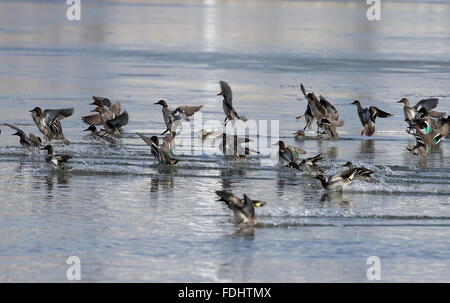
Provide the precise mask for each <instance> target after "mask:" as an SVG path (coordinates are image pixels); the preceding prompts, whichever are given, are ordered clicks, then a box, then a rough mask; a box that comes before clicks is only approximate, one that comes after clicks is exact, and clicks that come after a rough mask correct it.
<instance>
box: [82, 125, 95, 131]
mask: <svg viewBox="0 0 450 303" xmlns="http://www.w3.org/2000/svg"><path fill="white" fill-rule="evenodd" d="M84 131H91V132H96V131H97V127H95V126H94V125H91V126H89V127H88V128H86V129H85V130H84Z"/></svg>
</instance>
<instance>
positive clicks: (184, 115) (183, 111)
mask: <svg viewBox="0 0 450 303" xmlns="http://www.w3.org/2000/svg"><path fill="white" fill-rule="evenodd" d="M153 104H158V105H161V106H162V114H163V119H164V123H165V124H166V130H165V131H164V132H163V133H162V134H161V135H164V134H165V133H167V132H169V133H170V132H175V131H176V129H177V127H178V126H179V125H180V124H181V122H182V121H189V118H188V117H190V116H192V115H194V114H195V113H196V112H198V111H199V110H200V109H201V108H202V107H203V105H198V106H186V105H183V106H179V107H177V108H176V109H175V110H173V111H172V110H170V109H169V106H168V105H167V102H166V101H164V100H159V101H158V102H155V103H153Z"/></svg>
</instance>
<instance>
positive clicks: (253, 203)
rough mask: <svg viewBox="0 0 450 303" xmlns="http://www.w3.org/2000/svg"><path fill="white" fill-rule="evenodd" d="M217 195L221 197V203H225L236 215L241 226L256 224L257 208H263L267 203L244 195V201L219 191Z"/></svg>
mask: <svg viewBox="0 0 450 303" xmlns="http://www.w3.org/2000/svg"><path fill="white" fill-rule="evenodd" d="M216 194H217V195H218V196H219V197H220V199H219V200H217V201H220V202H225V204H226V205H227V206H228V208H229V209H231V210H232V211H233V213H234V217H235V219H236V221H237V223H239V224H254V223H256V217H255V207H262V206H263V205H264V204H265V203H264V202H261V201H257V200H252V199H250V198H249V197H248V196H247V195H246V194H244V198H243V199H239V198H238V197H236V196H235V195H233V194H232V193H230V192H227V191H223V190H218V191H216Z"/></svg>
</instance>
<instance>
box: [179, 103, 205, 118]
mask: <svg viewBox="0 0 450 303" xmlns="http://www.w3.org/2000/svg"><path fill="white" fill-rule="evenodd" d="M202 107H203V105H199V106H180V107H179V109H180V110H181V111H183V112H184V113H185V114H186V116H188V117H190V116H192V115H193V114H195V113H196V112H198V111H199V110H200V109H201V108H202Z"/></svg>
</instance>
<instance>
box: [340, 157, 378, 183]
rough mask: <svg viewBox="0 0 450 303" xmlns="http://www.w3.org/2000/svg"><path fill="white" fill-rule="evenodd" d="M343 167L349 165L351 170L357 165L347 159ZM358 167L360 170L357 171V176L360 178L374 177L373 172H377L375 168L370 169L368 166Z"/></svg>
mask: <svg viewBox="0 0 450 303" xmlns="http://www.w3.org/2000/svg"><path fill="white" fill-rule="evenodd" d="M342 166H343V167H347V168H348V169H349V170H352V169H354V168H355V167H354V166H353V163H352V162H351V161H347V162H345V164H344V165H342ZM356 168H357V169H358V171H357V172H356V175H355V177H357V178H360V179H366V180H368V179H370V178H371V177H372V174H374V173H375V172H374V171H373V170H370V169H368V168H365V167H356Z"/></svg>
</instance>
